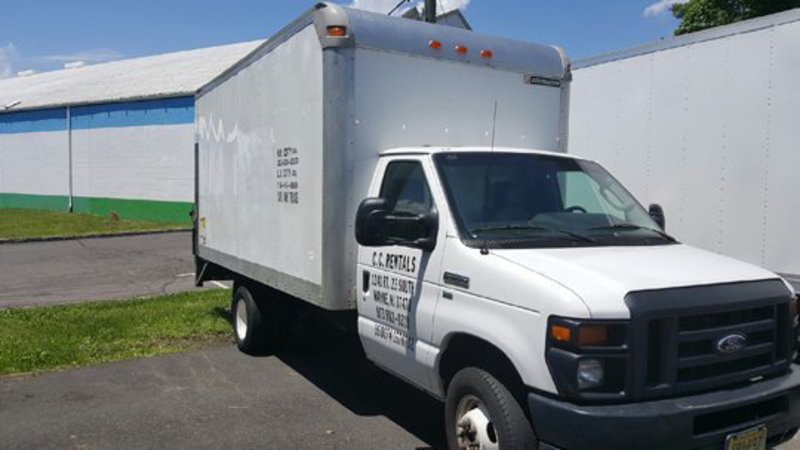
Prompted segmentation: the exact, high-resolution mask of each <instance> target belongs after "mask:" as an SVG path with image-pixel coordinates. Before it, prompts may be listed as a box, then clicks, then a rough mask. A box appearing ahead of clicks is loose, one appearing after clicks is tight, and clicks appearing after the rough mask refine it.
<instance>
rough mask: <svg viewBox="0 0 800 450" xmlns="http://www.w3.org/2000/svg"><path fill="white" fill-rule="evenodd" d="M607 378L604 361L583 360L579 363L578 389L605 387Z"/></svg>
mask: <svg viewBox="0 0 800 450" xmlns="http://www.w3.org/2000/svg"><path fill="white" fill-rule="evenodd" d="M604 378H605V374H604V370H603V361H601V360H599V359H582V360H580V361H578V389H581V390H584V389H591V388H596V387H598V386H602V385H603V381H604Z"/></svg>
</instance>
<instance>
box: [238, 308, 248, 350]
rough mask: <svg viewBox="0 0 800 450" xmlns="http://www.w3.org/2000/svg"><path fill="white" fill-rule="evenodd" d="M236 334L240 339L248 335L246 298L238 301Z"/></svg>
mask: <svg viewBox="0 0 800 450" xmlns="http://www.w3.org/2000/svg"><path fill="white" fill-rule="evenodd" d="M236 336H237V337H238V338H239V340H240V341H243V340H244V339H245V338H246V337H247V305H246V304H245V302H244V300H239V301H238V302H236Z"/></svg>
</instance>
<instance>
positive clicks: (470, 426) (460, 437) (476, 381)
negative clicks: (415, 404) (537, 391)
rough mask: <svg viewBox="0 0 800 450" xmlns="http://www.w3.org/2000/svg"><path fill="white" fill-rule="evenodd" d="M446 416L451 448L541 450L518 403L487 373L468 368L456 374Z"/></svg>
mask: <svg viewBox="0 0 800 450" xmlns="http://www.w3.org/2000/svg"><path fill="white" fill-rule="evenodd" d="M444 415H445V427H446V432H447V445H448V447H449V448H450V449H453V450H456V449H467V448H469V449H470V450H473V449H474V450H477V449H481V450H492V449H499V450H523V449H524V450H531V449H536V448H538V442H537V440H536V436H535V435H534V433H533V428H532V427H531V424H530V422H529V421H528V418H527V417H526V416H525V413H524V412H523V410H522V408H521V407H520V405H519V403H518V402H517V400H516V399H515V398H514V396H513V395H512V394H511V392H509V390H508V389H507V388H506V387H505V386H503V384H502V383H500V381H498V380H497V379H496V378H495V377H493V376H492V375H490V374H489V373H488V372H486V371H485V370H482V369H478V368H474V367H468V368H466V369H462V370H460V371H459V372H458V373H456V375H455V376H454V377H453V379H452V381H451V382H450V386H449V387H448V389H447V398H446V400H445V412H444ZM469 444H472V446H469ZM474 444H478V445H477V446H476V445H474Z"/></svg>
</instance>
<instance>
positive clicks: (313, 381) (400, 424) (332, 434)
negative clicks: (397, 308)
mask: <svg viewBox="0 0 800 450" xmlns="http://www.w3.org/2000/svg"><path fill="white" fill-rule="evenodd" d="M347 341H349V340H346V342H345V343H341V342H334V343H331V342H327V343H326V344H325V345H324V346H322V347H316V348H314V347H308V346H306V347H305V348H300V349H295V350H293V351H291V352H286V353H282V354H279V355H278V356H268V357H251V356H246V355H244V354H241V353H239V352H238V350H236V348H235V347H234V346H233V345H230V346H226V347H217V348H211V349H206V350H200V351H193V352H187V353H181V354H174V355H168V356H161V357H154V358H147V359H140V360H132V361H124V362H118V363H112V364H106V365H101V366H96V367H88V368H82V369H76V370H70V371H65V372H59V373H50V374H45V375H40V376H33V377H31V376H24V377H10V378H9V377H6V378H0V447H2V448H4V449H28V448H36V449H50V448H81V449H95V448H125V449H129V448H132V449H138V448H192V449H205V448H209V449H211V448H243V449H246V448H270V449H272V448H276V449H294V448H302V449H306V448H326V449H327V448H330V449H337V448H338V449H356V448H358V449H361V448H364V449H372V448H374V449H389V448H391V449H427V448H443V446H444V443H443V436H442V420H443V412H442V411H443V410H442V406H441V404H440V403H439V402H437V401H436V400H434V399H432V398H431V397H429V396H428V395H427V394H424V393H422V392H421V391H418V390H416V389H415V388H413V387H411V386H409V385H408V384H406V383H404V382H402V381H400V380H398V379H396V378H394V377H392V376H390V375H388V374H386V373H384V372H383V371H381V370H379V369H377V368H375V367H374V366H373V365H372V364H371V363H369V362H368V361H367V360H366V359H365V358H364V357H363V356H361V354H360V351H359V347H358V345H357V342H347Z"/></svg>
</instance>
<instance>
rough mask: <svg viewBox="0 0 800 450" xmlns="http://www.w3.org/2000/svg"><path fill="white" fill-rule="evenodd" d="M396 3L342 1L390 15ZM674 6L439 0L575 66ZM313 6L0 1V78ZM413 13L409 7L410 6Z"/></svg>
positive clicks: (136, 51) (198, 38) (632, 40)
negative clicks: (562, 52) (550, 47)
mask: <svg viewBox="0 0 800 450" xmlns="http://www.w3.org/2000/svg"><path fill="white" fill-rule="evenodd" d="M398 1H399V0H338V1H337V3H342V4H347V5H353V4H355V6H358V7H361V8H365V9H371V10H378V11H388V10H389V9H391V8H392V6H393V5H394V4H396V3H397V2H398ZM675 1H676V0H605V1H603V0H439V2H440V4H441V5H442V7H444V8H452V7H458V6H460V7H462V9H464V12H465V15H466V17H467V19H468V20H469V21H470V22H471V24H472V26H473V28H474V29H475V30H476V31H480V32H484V33H489V34H495V35H500V36H506V37H511V38H516V39H522V40H526V41H532V42H542V43H553V44H557V45H560V46H562V47H564V48H566V50H567V52H568V54H569V55H570V57H571V58H572V59H573V60H577V59H580V58H584V57H588V56H592V55H596V54H598V53H602V52H607V51H612V50H617V49H620V48H626V47H632V46H637V45H639V44H642V43H644V42H648V41H652V40H656V39H660V38H662V37H666V36H670V35H671V34H672V30H673V29H674V28H675V26H676V25H677V21H676V20H675V19H674V18H672V17H671V15H670V13H669V10H668V9H667V6H668V4H670V3H672V2H675ZM313 3H314V2H313V1H310V0H216V1H210V0H191V1H190V0H72V1H65V0H36V1H31V0H2V8H0V77H8V76H14V75H15V74H16V73H17V72H19V71H23V70H28V69H33V70H36V71H45V70H55V69H60V68H62V67H63V65H64V64H65V63H71V62H76V61H83V62H85V63H87V64H97V63H101V62H105V61H111V60H116V59H121V58H131V57H136V56H144V55H152V54H158V53H165V52H170V51H175V50H183V49H190V48H199V47H207V46H213V45H220V44H227V43H234V42H241V41H248V40H254V39H261V38H266V37H268V36H270V35H271V34H272V33H274V32H275V31H277V30H278V29H279V28H281V27H282V26H283V25H285V24H286V23H288V22H289V21H290V20H292V19H293V18H295V17H296V16H297V15H299V14H300V13H301V12H302V11H303V10H305V9H306V8H308V7H310V6H311V5H312V4H313ZM413 3H416V2H415V1H412V3H409V4H413Z"/></svg>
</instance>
